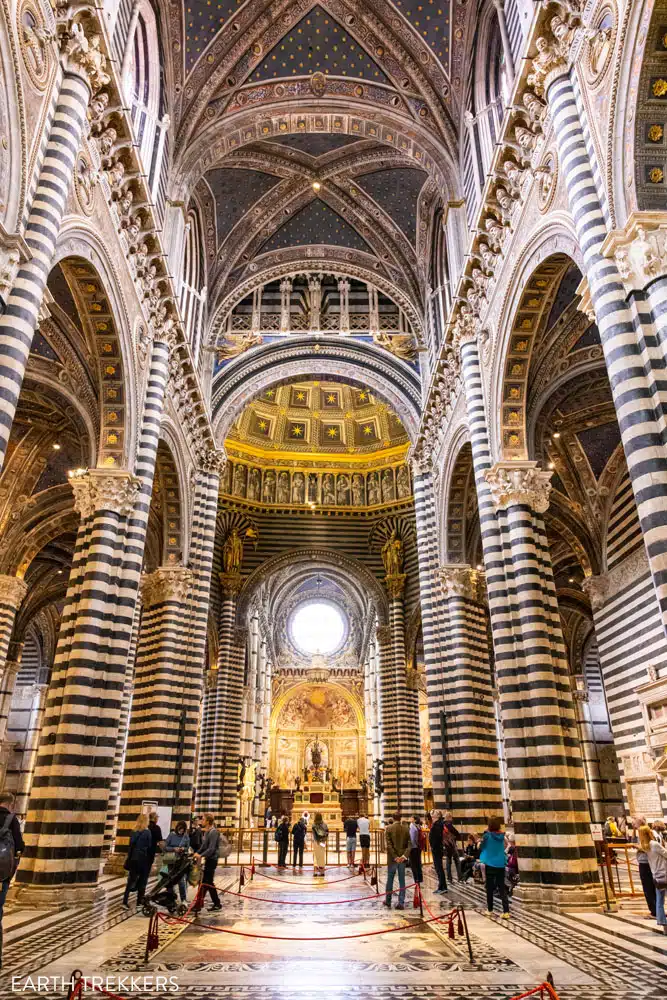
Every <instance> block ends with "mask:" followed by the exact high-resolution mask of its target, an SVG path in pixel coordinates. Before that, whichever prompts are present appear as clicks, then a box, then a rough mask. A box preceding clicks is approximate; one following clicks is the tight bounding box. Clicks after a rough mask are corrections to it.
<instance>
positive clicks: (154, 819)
mask: <svg viewBox="0 0 667 1000" xmlns="http://www.w3.org/2000/svg"><path fill="white" fill-rule="evenodd" d="M148 832H149V833H150V835H151V846H150V850H149V852H148V856H149V858H150V862H151V863H150V866H149V871H150V868H152V867H153V862H154V861H155V855H156V854H157V852H158V849H159V848H160V844H161V843H162V840H163V837H162V830H161V829H160V826H159V824H158V815H157V813H156V812H152V813H149V816H148Z"/></svg>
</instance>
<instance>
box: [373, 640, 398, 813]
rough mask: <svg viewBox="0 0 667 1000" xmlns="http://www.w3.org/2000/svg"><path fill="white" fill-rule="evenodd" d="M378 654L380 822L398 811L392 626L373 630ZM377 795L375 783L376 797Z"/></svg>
mask: <svg viewBox="0 0 667 1000" xmlns="http://www.w3.org/2000/svg"><path fill="white" fill-rule="evenodd" d="M376 635H377V644H378V651H379V654H380V671H379V672H380V718H381V720H382V757H381V760H382V788H383V791H382V793H381V794H380V805H381V810H382V819H383V820H384V821H385V822H386V821H387V820H390V819H391V816H392V814H393V813H395V812H396V810H397V809H398V752H399V745H398V725H397V720H398V704H397V695H396V671H395V669H394V648H393V637H392V628H391V625H389V624H387V625H378V626H377V629H376ZM377 793H378V788H377V782H376V794H377Z"/></svg>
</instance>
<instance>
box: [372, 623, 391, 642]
mask: <svg viewBox="0 0 667 1000" xmlns="http://www.w3.org/2000/svg"><path fill="white" fill-rule="evenodd" d="M392 634H393V632H392V627H391V625H378V626H377V628H376V629H375V635H376V636H377V641H378V644H379V645H380V646H388V645H389V644H390V642H391V639H392Z"/></svg>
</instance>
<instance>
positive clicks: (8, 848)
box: [0, 792, 25, 969]
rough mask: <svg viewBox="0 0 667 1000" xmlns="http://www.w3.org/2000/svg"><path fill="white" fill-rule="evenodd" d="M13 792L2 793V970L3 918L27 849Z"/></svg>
mask: <svg viewBox="0 0 667 1000" xmlns="http://www.w3.org/2000/svg"><path fill="white" fill-rule="evenodd" d="M14 802H15V797H14V794H13V792H2V793H0V879H1V880H2V888H0V969H1V968H2V918H3V915H4V909H5V900H6V899H7V893H8V891H9V884H10V882H11V880H12V879H13V878H14V874H15V872H16V869H17V868H18V866H19V857H20V855H21V853H22V852H23V849H24V847H25V845H24V843H23V837H22V836H21V827H20V825H19V821H18V818H17V816H16V813H15V812H14Z"/></svg>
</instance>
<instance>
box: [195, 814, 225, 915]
mask: <svg viewBox="0 0 667 1000" xmlns="http://www.w3.org/2000/svg"><path fill="white" fill-rule="evenodd" d="M219 857H220V834H219V833H218V831H217V830H216V828H215V818H214V816H213V813H206V815H205V816H204V842H203V844H202V847H201V851H198V852H197V853H196V854H195V860H196V861H202V860H203V862H204V874H203V876H202V893H201V898H200V902H199V906H198V907H197V909H199V910H200V909H201V908H202V906H203V905H204V900H205V898H206V893H207V892H208V893H210V895H211V902H212V904H213V905H212V906H209V910H221V909H222V905H221V903H220V897H219V896H218V890H217V889H216V888H215V885H214V884H213V881H214V879H215V870H216V868H217V867H218V859H219Z"/></svg>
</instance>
